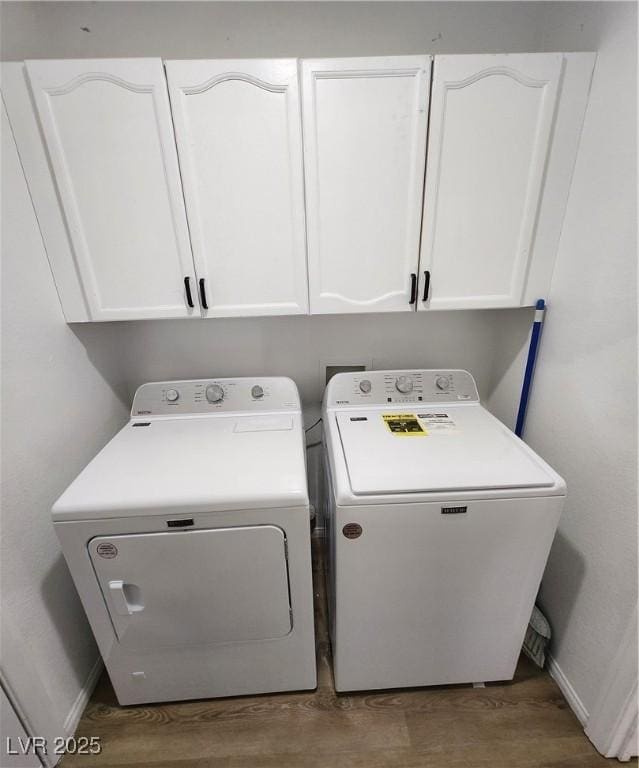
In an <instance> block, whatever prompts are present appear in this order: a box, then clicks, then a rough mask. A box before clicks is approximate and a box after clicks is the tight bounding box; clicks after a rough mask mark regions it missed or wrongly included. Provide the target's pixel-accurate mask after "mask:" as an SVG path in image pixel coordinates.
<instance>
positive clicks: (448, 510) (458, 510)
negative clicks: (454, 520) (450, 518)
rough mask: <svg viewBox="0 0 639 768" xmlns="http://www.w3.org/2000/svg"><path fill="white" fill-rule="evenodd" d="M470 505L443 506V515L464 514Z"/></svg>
mask: <svg viewBox="0 0 639 768" xmlns="http://www.w3.org/2000/svg"><path fill="white" fill-rule="evenodd" d="M464 512H468V507H442V515H463V514H464Z"/></svg>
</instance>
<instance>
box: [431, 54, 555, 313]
mask: <svg viewBox="0 0 639 768" xmlns="http://www.w3.org/2000/svg"><path fill="white" fill-rule="evenodd" d="M561 69H562V55H561V54H555V53H539V54H537V53H535V54H503V55H494V56H493V55H481V56H476V55H459V56H436V57H435V61H434V64H433V85H432V94H431V108H430V122H429V138H428V162H427V168H426V185H425V194H424V220H423V229H422V246H421V260H420V272H421V278H422V283H421V284H422V287H423V288H425V287H426V284H427V283H428V279H427V278H428V277H430V285H429V291H428V294H427V293H426V292H425V290H422V291H421V292H420V298H419V309H426V308H431V309H464V308H475V307H478V308H481V307H516V306H520V305H521V303H522V297H523V291H524V287H525V281H526V274H527V270H528V266H529V257H530V253H531V249H532V244H533V238H534V235H535V222H536V218H537V212H538V209H539V204H540V198H541V193H542V186H543V180H544V169H545V165H546V159H547V157H548V153H549V149H550V145H551V141H552V130H553V121H554V115H555V103H556V101H557V92H558V86H559V80H560V76H561Z"/></svg>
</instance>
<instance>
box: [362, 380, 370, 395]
mask: <svg viewBox="0 0 639 768" xmlns="http://www.w3.org/2000/svg"><path fill="white" fill-rule="evenodd" d="M372 388H373V385H372V384H371V383H370V381H369V380H368V379H362V380H361V381H360V383H359V391H360V392H363V393H364V394H365V395H368V393H369V392H370V391H371V389H372Z"/></svg>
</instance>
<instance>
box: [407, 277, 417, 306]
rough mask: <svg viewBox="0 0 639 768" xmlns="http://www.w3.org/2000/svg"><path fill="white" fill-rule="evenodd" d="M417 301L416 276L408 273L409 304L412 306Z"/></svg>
mask: <svg viewBox="0 0 639 768" xmlns="http://www.w3.org/2000/svg"><path fill="white" fill-rule="evenodd" d="M416 301H417V275H416V274H415V273H414V272H411V273H410V301H409V302H408V303H409V304H414V303H415V302H416Z"/></svg>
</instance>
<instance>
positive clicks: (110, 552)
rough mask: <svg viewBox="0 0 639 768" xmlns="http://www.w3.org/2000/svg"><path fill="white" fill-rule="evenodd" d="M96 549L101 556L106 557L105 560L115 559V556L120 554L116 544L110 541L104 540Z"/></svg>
mask: <svg viewBox="0 0 639 768" xmlns="http://www.w3.org/2000/svg"><path fill="white" fill-rule="evenodd" d="M95 551H96V552H97V553H98V555H100V557H104V558H105V560H113V558H114V557H117V555H118V548H117V547H116V546H115V544H111V543H110V542H108V541H102V542H100V544H98V546H97V547H96V548H95Z"/></svg>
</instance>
